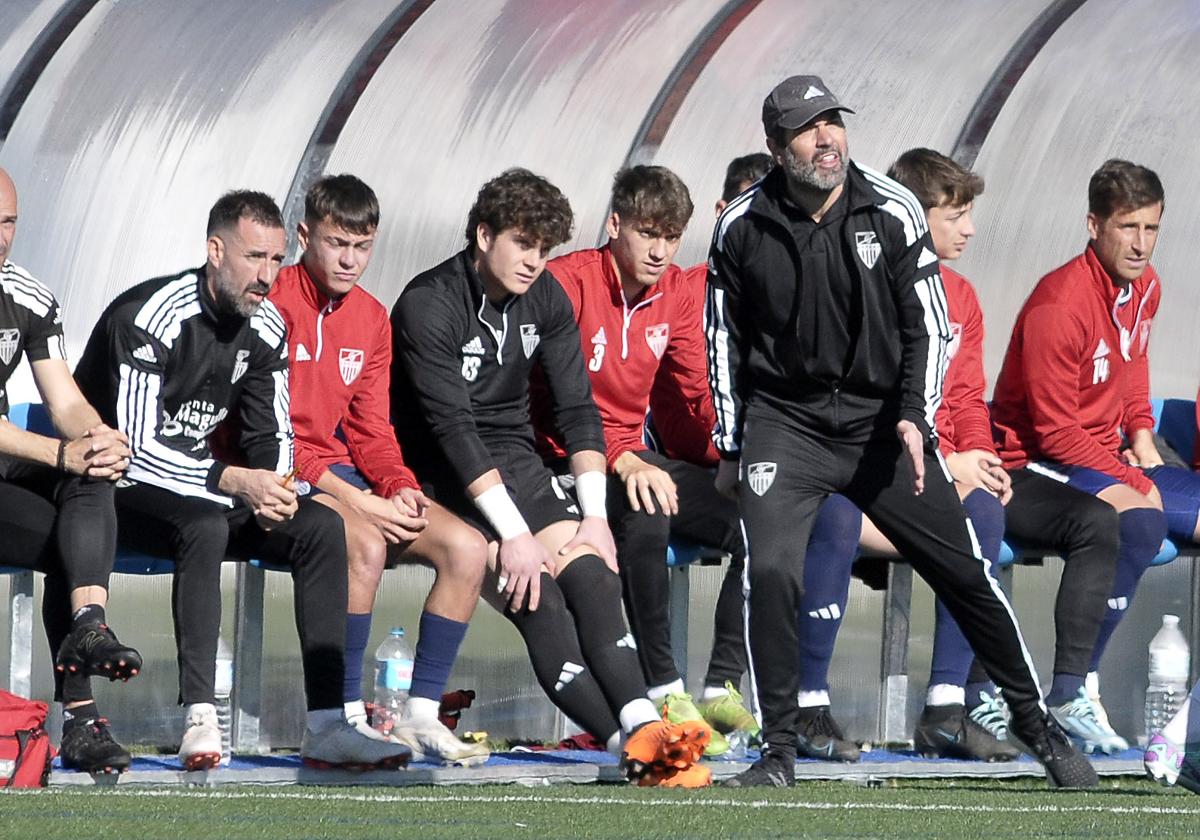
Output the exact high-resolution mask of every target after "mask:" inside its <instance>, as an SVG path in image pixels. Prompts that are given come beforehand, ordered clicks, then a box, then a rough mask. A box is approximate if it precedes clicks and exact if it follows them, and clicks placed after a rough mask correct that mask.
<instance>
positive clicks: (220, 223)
mask: <svg viewBox="0 0 1200 840" xmlns="http://www.w3.org/2000/svg"><path fill="white" fill-rule="evenodd" d="M242 219H249V220H250V221H252V222H258V224H260V225H262V226H264V227H270V228H282V227H283V214H281V213H280V212H279V205H277V204H276V203H275V199H273V198H271V196H269V195H267V194H266V193H261V192H255V191H254V190H233V191H232V192H227V193H225V195H223V196H221V197H220V198H218V199H217V203H216V204H214V205H213V206H212V209H211V210H209V211H208V228H207V230H206V232H205V234H204V235H205V236H212V235H213V234H214V233H216V232H217V231H220V230H228V229H230V228H233V227H237V223H238V222H239V221H240V220H242Z"/></svg>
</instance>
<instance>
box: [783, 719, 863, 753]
mask: <svg viewBox="0 0 1200 840" xmlns="http://www.w3.org/2000/svg"><path fill="white" fill-rule="evenodd" d="M798 729H799V732H798V733H797V734H796V753H797V754H798V755H801V756H803V757H804V758H819V759H821V760H822V761H847V762H854V761H858V760H859V757H860V756H861V751H860V750H859V747H858V744H856V743H854V742H853V741H848V740H846V736H845V735H843V734H842V729H841V727H840V726H838V725H837V721H836V720H834V719H833V715H832V714H830V712H829V707H828V706H811V707H809V708H805V709H801V710H800V721H799V726H798Z"/></svg>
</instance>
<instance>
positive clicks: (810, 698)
mask: <svg viewBox="0 0 1200 840" xmlns="http://www.w3.org/2000/svg"><path fill="white" fill-rule="evenodd" d="M796 703H797V704H798V705H799V706H800V708H801V709H811V708H813V707H814V706H828V705H829V692H828V691H826V690H821V691H801V692H799V693H798V694H797V695H796Z"/></svg>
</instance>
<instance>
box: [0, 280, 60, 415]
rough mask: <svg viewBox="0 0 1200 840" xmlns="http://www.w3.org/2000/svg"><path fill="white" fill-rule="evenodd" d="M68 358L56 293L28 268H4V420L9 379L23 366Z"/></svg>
mask: <svg viewBox="0 0 1200 840" xmlns="http://www.w3.org/2000/svg"><path fill="white" fill-rule="evenodd" d="M22 353H24V354H25V355H27V356H29V361H30V363H31V364H32V363H33V362H40V361H42V360H43V359H63V360H65V359H66V358H67V348H66V346H65V344H64V342H63V328H62V312H61V311H60V310H59V307H58V301H57V300H55V299H54V294H53V293H52V292H51V291H50V290H49V289H47V288H46V287H45V286H43V285H42V284H41V283H39V282H38V281H37V280H35V279H33V276H32V275H30V274H29V272H27V271H26V270H25V269H23V268H21V267H20V266H17V265H13V264H12V263H11V262H8V261H7V260H5V262H4V265H2V266H0V417H7V416H8V408H9V404H8V380H9V377H11V376H12V375H13V371H14V370H16V369H17V365H19V364H20V363H21V355H22Z"/></svg>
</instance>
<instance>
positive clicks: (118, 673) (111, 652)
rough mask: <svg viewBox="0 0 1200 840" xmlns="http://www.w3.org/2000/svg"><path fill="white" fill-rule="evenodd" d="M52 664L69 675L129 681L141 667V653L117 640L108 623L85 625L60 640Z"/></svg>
mask: <svg viewBox="0 0 1200 840" xmlns="http://www.w3.org/2000/svg"><path fill="white" fill-rule="evenodd" d="M54 664H55V667H56V668H58V670H59V671H64V672H69V673H72V674H74V673H78V672H80V671H82V672H83V673H84V674H87V675H88V676H89V677H108V678H109V679H110V680H128V679H130V678H131V677H136V676H137V675H138V671H140V670H142V655H141V654H140V653H138V652H137V651H136V650H134V649H133V648H131V647H129V646H128V645H123V644H121V643H120V642H119V641H117V637H116V636H114V635H113V631H112V630H110V629H109V628H108V625H107V624H85V625H83V626H81V627H76V628H75V629H74V630H72V631H71V632H70V633H69V634H67V638H65V639H63V643H62V647H60V648H59V649H58V656H57V658H56V659H55V661H54Z"/></svg>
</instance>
